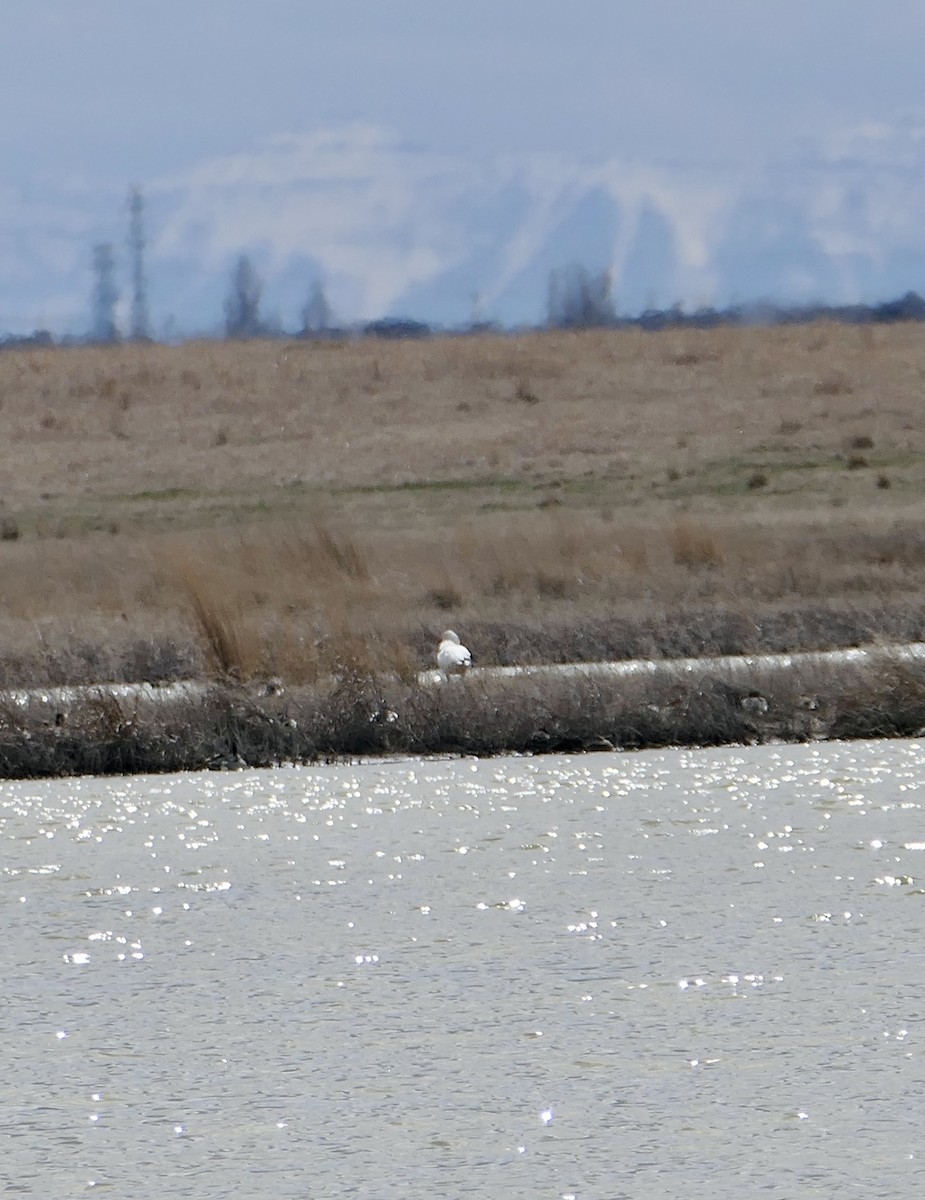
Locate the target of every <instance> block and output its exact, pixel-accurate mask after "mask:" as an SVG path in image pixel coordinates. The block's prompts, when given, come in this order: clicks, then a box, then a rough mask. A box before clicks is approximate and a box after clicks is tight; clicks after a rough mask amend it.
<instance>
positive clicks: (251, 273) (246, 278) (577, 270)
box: [0, 188, 925, 349]
mask: <svg viewBox="0 0 925 1200" xmlns="http://www.w3.org/2000/svg"><path fill="white" fill-rule="evenodd" d="M128 212H129V233H128V238H127V249H128V257H129V267H130V280H131V308H130V328H129V332H128V337H129V338H130V339H131V340H133V341H150V340H151V333H150V322H149V315H148V283H147V275H146V269H145V249H146V239H145V228H144V200H143V197H142V194H141V192H140V190H139V189H138V188H133V189H132V190H131V191H130V193H129V204H128ZM92 268H93V280H94V282H93V291H92V294H91V322H90V331H89V334H88V336H87V337H85V338H74V337H66V338H58V339H56V338H55V337H54V336H53V335H52V334H51V333H50V332H49V331H48V330H36V331H35V332H34V333H32V334H30V335H28V336H19V337H17V336H12V335H11V336H7V337H3V336H0V349H3V348H12V347H30V346H31V347H46V346H54V345H72V344H74V343H75V342H78V341H90V342H94V343H103V344H107V343H113V342H118V341H120V340H121V336H122V335H121V332H120V330H119V327H118V321H117V311H118V306H119V300H120V294H119V288H118V284H117V281H116V254H115V250H114V247H113V244H112V243H111V242H101V243H98V244H97V245H95V246H94V247H93V256H92ZM263 292H264V288H263V281H262V279H261V277H260V275H259V273H258V271H257V269H256V267H255V265H254V263H253V260H252V259H251V257H250V255H249V254H247V253H241V254H239V255H238V256H237V258H236V259H235V261H234V264H233V266H232V268H231V274H230V277H229V282H228V290H227V292H226V295H225V300H224V335H225V337H226V338H229V339H234V340H243V339H247V338H274V337H292V336H297V337H304V338H319V339H320V338H341V337H355V336H366V337H378V338H419V337H426V336H428V335H429V334H430V333H432V332H434V327H433V326H431V325H429V324H427V323H426V322H422V321H417V320H413V319H411V318H409V317H383V318H380V319H379V320H375V321H368V322H365V323H361V324H359V325H344V324H343V323H341V322H339V321H338V320H337V318H336V317H335V315H334V314H333V312H332V309H331V305H330V303H329V302H328V298H327V294H326V292H325V287H324V284H323V283H322V282H321V281H320V280H317V279H316V280H314V281H313V282H311V283H310V285H309V289H308V294H307V296H306V300H305V303H304V305H303V306H302V309H301V312H300V314H299V320H300V323H299V326H298V328H297V329H296V330H295V331H294V332H293V331H287V330H286V329H284V328H283V326H282V324H281V322H280V321H279V319H278V318H275V319H274V318H270V317H267V316H266V315H265V314H264V312H263V311H262V308H261V305H262V300H263ZM822 319H824V320H829V321H835V322H841V323H845V324H856V325H866V324H875V323H889V322H896V321H921V322H925V300H923V299H922V297H921V296H920V295H919V294H918V293H917V292H911V291H910V292H907V293H906V294H905V295H904V296H901V297H899V298H897V299H895V300H889V301H886V302H884V303H881V304H873V305H867V304H847V305H829V304H810V305H776V304H772V303H752V304H740V305H733V306H730V307H727V308H713V307H705V308H700V309H697V310H696V311H687V310H684V309H682V307H681V305H679V304H675V305H672V306H671V307H669V308H663V309H655V308H652V309H647V310H646V311H645V312H642V313H639V314H638V315H636V316H632V317H628V316H619V315H618V313H617V305H616V301H615V299H614V295H613V275H612V273H611V271H610V270H609V269H607V270H602V271H593V270H589V269H588V268H587V267H585V266H583V265H581V264H577V263H572V264H568V265H565V266H562V267H558V268H556V269H554V270H553V271H551V272H550V273H549V277H548V281H547V289H546V318H545V322H544V324H543V327H545V328H547V329H624V328H641V329H650V330H658V329H668V328H675V327H677V328H683V327H693V328H700V329H707V328H712V327H715V326H719V325H745V324H747V325H786V324H805V323H808V322H810V321H816V320H822ZM534 328H535V327H534ZM443 332H447V333H456V334H467V333H484V332H496V333H501V332H503V329H502V327H501V326H499V325H497V324H494V323H492V322H488V321H484V320H482V319H481V318H480V317H478V318H476V317H475V316H474V317H473V320H472V321H471V322H470V323H469V324H467V325H464V326H461V327H458V328H455V329H445V330H443Z"/></svg>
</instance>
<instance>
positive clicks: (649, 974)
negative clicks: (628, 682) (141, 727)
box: [0, 742, 925, 1200]
mask: <svg viewBox="0 0 925 1200" xmlns="http://www.w3.org/2000/svg"><path fill="white" fill-rule="evenodd" d="M923 783H925V748H923V746H922V745H921V744H920V743H917V742H915V743H913V742H876V743H855V744H850V745H838V744H832V743H828V744H824V745H815V746H807V747H755V748H749V749H732V750H728V749H726V750H721V751H720V750H718V751H679V752H669V753H645V754H619V755H613V754H611V755H587V756H582V757H578V758H567V759H566V758H546V759H544V758H540V759H496V760H486V761H476V760H462V761H453V762H427V761H424V762H422V761H415V762H406V763H381V762H380V763H366V764H362V765H354V766H344V767H327V768H301V769H300V768H291V769H280V770H274V771H246V772H241V773H237V774H232V775H224V774H222V775H209V774H202V775H200V774H195V775H192V774H191V775H183V776H165V777H156V778H142V777H133V778H126V779H110V780H104V779H80V780H66V781H60V782H52V783H35V782H19V783H9V784H4V785H2V788H0V880H2V882H3V890H2V893H0V897H2V903H3V905H4V924H3V928H4V964H5V967H6V971H5V1005H4V1012H5V1025H4V1028H5V1041H6V1050H7V1053H6V1068H7V1069H6V1071H5V1073H4V1079H3V1082H2V1084H0V1097H2V1106H3V1125H4V1129H5V1130H6V1131H7V1135H8V1136H7V1142H8V1146H7V1148H6V1150H5V1155H4V1159H5V1161H4V1168H5V1174H6V1176H7V1178H8V1179H9V1180H10V1186H11V1188H12V1189H13V1190H14V1191H18V1192H20V1193H22V1194H34V1195H41V1196H43V1197H48V1198H53V1197H71V1196H74V1195H82V1194H84V1192H87V1191H95V1190H96V1189H98V1188H101V1189H109V1192H110V1194H112V1195H131V1196H132V1197H137V1198H139V1200H145V1198H147V1197H152V1198H153V1197H165V1196H196V1197H197V1198H200V1197H219V1196H222V1197H225V1196H228V1195H247V1196H249V1197H254V1198H257V1200H259V1198H262V1197H267V1198H268V1200H269V1198H270V1197H273V1200H276V1198H278V1197H288V1196H291V1197H296V1196H298V1197H304V1196H306V1195H311V1196H337V1197H340V1196H351V1195H356V1196H371V1197H383V1198H387V1197H393V1196H395V1197H397V1196H409V1195H411V1196H425V1195H426V1196H429V1195H446V1196H476V1197H485V1198H487V1197H496V1196H504V1197H505V1198H516V1197H524V1198H527V1197H529V1198H530V1200H533V1198H535V1197H544V1196H549V1197H562V1196H566V1195H574V1196H576V1197H579V1198H582V1197H600V1198H608V1200H609V1198H612V1197H620V1196H627V1197H633V1198H634V1200H636V1198H639V1197H648V1196H659V1197H660V1198H664V1197H665V1196H666V1195H667V1196H672V1195H680V1194H682V1193H687V1192H688V1191H691V1190H706V1191H707V1192H708V1194H709V1195H711V1196H713V1197H719V1198H723V1197H732V1196H736V1197H739V1196H741V1195H743V1194H753V1193H755V1192H757V1193H760V1194H763V1195H768V1196H780V1197H788V1200H789V1198H790V1197H794V1196H799V1195H810V1194H832V1193H834V1191H835V1190H836V1189H837V1188H840V1187H844V1188H846V1189H847V1190H848V1192H849V1194H857V1195H865V1196H868V1195H884V1196H898V1195H914V1194H917V1191H918V1189H917V1188H915V1187H914V1184H915V1182H916V1181H918V1180H920V1172H919V1166H918V1157H917V1155H918V1143H919V1141H920V1137H919V1122H918V1113H917V1110H916V1106H915V1104H914V1097H915V1096H916V1095H917V1094H918V1093H919V1091H920V1090H921V1089H922V1086H923V1083H925V1068H923V1064H922V1058H921V1046H920V1042H921V1036H922V1033H921V1020H920V1011H919V1010H920V1007H921V1003H922V1002H921V1000H920V997H921V995H922V994H923V985H925V961H923V949H922V936H921V927H922V912H923V910H922V903H923V895H925V893H923V891H922V887H921V880H922V878H923V877H925V871H923V864H925V854H923V852H925V820H923V811H922V796H921V789H922V787H923Z"/></svg>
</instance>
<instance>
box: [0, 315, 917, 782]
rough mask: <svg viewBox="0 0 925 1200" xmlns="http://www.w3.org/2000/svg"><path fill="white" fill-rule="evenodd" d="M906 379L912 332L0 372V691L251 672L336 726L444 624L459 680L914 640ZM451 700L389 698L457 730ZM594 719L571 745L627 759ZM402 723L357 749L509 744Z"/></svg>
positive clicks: (792, 333)
mask: <svg viewBox="0 0 925 1200" xmlns="http://www.w3.org/2000/svg"><path fill="white" fill-rule="evenodd" d="M923 379H925V339H923V338H922V335H921V330H920V328H919V327H918V326H915V325H894V326H879V327H860V328H859V327H852V326H838V325H825V324H817V325H812V326H804V327H787V328H772V329H734V328H729V327H725V328H718V329H714V330H689V329H688V330H666V331H664V332H661V333H644V332H641V331H639V330H621V331H589V332H581V333H579V332H575V333H567V332H557V333H546V334H530V335H524V336H520V337H503V338H502V337H491V336H486V337H471V338H445V339H439V338H435V339H428V340H426V341H414V342H400V341H398V342H356V343H340V342H307V341H306V342H303V341H299V342H266V341H258V342H253V343H249V342H242V343H200V344H186V345H183V346H178V347H165V346H155V345H132V346H121V347H120V346H113V347H107V348H75V349H70V350H22V351H15V352H14V351H8V352H6V353H4V354H2V355H0V420H2V422H3V429H4V433H5V437H4V439H3V440H2V444H0V468H2V478H3V479H4V481H5V487H4V491H3V493H2V495H0V556H2V566H3V570H2V572H0V686H5V687H12V686H48V685H52V684H67V683H98V682H101V681H107V680H112V681H116V680H126V681H137V680H146V679H147V680H152V681H159V680H172V679H178V678H179V679H182V678H186V679H200V680H213V681H216V682H217V683H220V684H222V686H230V687H231V688H232V692H233V690H234V688H235V687H237V686H239V685H240V684H245V683H248V682H250V681H261V680H265V679H269V678H276V679H279V680H281V681H283V683H284V684H285V685H286V688H287V689H288V690H287V696H288V699H287V701H286V703H288V704H291V703H294V701H293V699H292V697H293V695H294V694H295V692H297V691H298V692H299V694H300V695H301V696H302V697H303V701H304V703H306V704H309V705H311V704H314V703H315V702H316V700H309V699H306V697H308V696H309V695H311V696H314V697H316V698H317V697H320V696H323V695H324V696H328V700H327V701H325V703H327V704H329V706H330V707H331V711H334V710H335V709H336V707H337V706H336V704H335V703H334V701H333V700H332V699H331V698H330V697H331V695H332V693H331V687H332V686H333V685H332V684H331V683H330V681H331V680H332V679H336V680H340V681H341V684H342V683H343V681H344V680H349V681H352V682H351V684H350V686H351V688H353V689H354V691H356V689H357V688H359V692H357V694H365V692H364V691H363V689H364V688H366V687H367V686H368V687H371V688H373V689H374V690H376V689H381V688H386V689H388V688H389V687H398V688H408V687H410V686H411V681H412V680H413V679H414V678H415V676H416V673H417V671H418V670H420V669H421V667H423V666H429V665H431V663H432V656H433V650H434V646H435V640H436V637H437V636H438V635H439V633H440V631H441V630H442V629H444V628H447V627H453V628H456V629H457V630H459V632H460V633H462V634H464V640H465V641H466V643H467V644H468V645H469V646H470V647H471V648H472V650H473V652H474V655H475V658H476V663H477V665H480V666H486V665H504V664H507V663H542V662H566V661H595V660H601V659H611V658H624V657H656V658H671V657H675V656H678V655H711V654H717V653H737V652H760V651H765V650H770V651H781V650H788V649H817V648H828V647H835V646H845V645H854V644H858V643H864V642H870V641H877V640H880V641H906V640H916V639H919V638H923V637H925V617H923V614H922V609H921V596H922V590H923V582H925V533H923V532H922V511H923V494H925V421H923V418H922V414H921V399H920V395H921V388H922V382H923ZM326 681H327V682H326ZM358 681H362V687H361V686H360V682H358ZM805 682H806V681H803V683H802V684H801V687H800V690H801V691H805V690H806V687H805ZM339 686H340V685H339ZM473 686H474V684H473ZM867 687H868V684H867V683H865V688H867ZM620 688H621V689H622V691H621V695H624V696H628V697H629V700H628V701H627V702H628V703H631V705H636V704H637V700H639V698H638V697H635V696H631V695H630V692H629V691H628V690H627V689H626V688H625V685H622V684H621V685H620ZM299 689H301V691H299ZM306 689H307V690H306ZM708 690H709V689H708ZM907 692H908V689H907ZM339 694H341V695H346V693H344V692H341V693H339ZM351 694H352V693H351ZM464 694H465V697H466V699H465V703H464V701H463V695H464ZM480 694H481V693H479V692H478V690H477V689H476V690H475V691H473V690H472V688H471V687H470V685H469V684H467V685H466V689H465V692H464V693H463V691H460V690H459V689H457V690H456V691H455V693H454V695H453V697H452V699H449V698H443V699H435V698H434V697H430V698H428V699H427V701H426V703H425V701H423V700H421V701H420V702H418V701H409V700H408V699H407V698H405V699H404V700H403V701H402V703H403V706H404V707H403V709H402V711H403V712H405V713H407V712H409V711H412V709H413V710H414V711H417V709H415V708H414V705H415V704H418V707H420V705H424V706H425V707H426V706H427V705H431V706H433V705H436V706H437V707H438V709H439V706H440V705H456V706H460V705H461V706H462V707H466V706H469V708H468V709H467V711H468V712H469V716H468V717H467V718H466V720H467V721H469V722H470V724H471V725H472V728H477V727H480V725H479V721H476V720H475V717H474V716H473V711H474V710H472V709H471V703H473V701H471V697H473V696H478V695H480ZM904 694H906V693H904ZM229 695H231V693H229ZM550 695H551V696H552V693H550ZM553 699H554V701H555V703H554V706H553V707H555V708H556V711H563V712H564V711H566V710H567V708H568V704H567V703H566V700H565V699H563V698H562V696H561V695H559V694H558V693H557V694H556V696H555V697H553ZM617 699H618V697H615V698H614V700H613V703H616V702H617ZM226 700H227V697H226ZM227 702H228V703H231V701H230V700H228V701H227ZM318 702H319V703H320V701H318ZM640 702H642V701H640ZM223 703H225V701H223ZM480 703H481V701H480ZM485 703H486V704H487V705H488V708H486V709H485V711H486V712H490V711H493V710H492V707H491V704H490V703H489V701H488V700H486V701H485ZM492 703H493V702H492ZM518 703H519V704H520V703H523V704H524V705H525V706H526V708H527V709H529V705H528V704H527V702H526V701H525V700H523V698H521V699H519V700H518ZM530 703H531V704H532V703H533V701H530ZM550 703H552V700H551V701H550ZM610 703H611V702H610V701H607V703H606V704H605V702H604V701H603V700H602V699H601V697H600V696H597V697H596V698H594V699H589V698H588V697H585V699H583V700H582V701H581V705H580V707H581V709H582V711H583V712H586V711H587V708H588V705H589V704H592V706H593V705H597V707H598V708H601V706H602V705H603V706H604V708H605V709H607V704H610ZM621 703H622V701H621ZM653 703H654V702H653ZM409 704H410V705H411V707H410V708H409ZM499 704H500V701H498V703H497V704H495V708H497V707H498V705H499ZM383 705H384V707H386V708H392V709H395V705H394V704H392V703H391V701H388V700H384V701H383ZM348 707H349V706H348ZM502 707H503V706H502ZM358 711H365V710H363V707H362V705H361V706H360V708H359V709H358ZM395 711H398V709H395ZM433 711H434V713H437V709H434V710H433ZM531 711H532V710H531ZM607 711H610V710H609V709H607ZM125 717H126V714H122V716H121V717H120V718H119V720H120V721H121V720H123V718H125ZM43 719H44V718H43ZM448 719H449V718H444V717H440V719H439V720H438V717H437V716H436V715H435V716H434V717H433V720H434V722H435V725H434V728H446V720H448ZM486 719H487V718H486ZM526 719H527V718H525V720H526ZM286 720H293V721H295V722H296V726H297V727H298V728H302V727H304V721H302V719H301V718H297V717H295V716H292V715H291V714H289V715H288V716H287V717H286ZM300 722H301V724H300ZM441 722H442V723H441ZM472 722H474V724H472ZM118 723H119V721H117V724H118ZM527 724H530V725H531V727H532V728H534V729H535V730H541V729H542V728H546V727H547V726H548V725H549V721H548V720H546V719H544V720H543V721H538V719H537V718H536V716H535V714H534V716H533V717H531V718H529V720H527ZM592 724H594V723H593V722H592ZM618 724H619V723H618ZM369 725H370V721H369V720H367V721H366V724H365V725H364V726H363V728H364V730H366V729H367V726H369ZM372 725H375V722H374V721H373V722H372ZM597 725H599V726H600V728H597ZM597 725H595V730H594V732H592V733H587V731H586V730H584V729H583V730H582V731H581V733H580V736H579V734H576V736H575V744H576V745H577V744H580V743H582V742H583V741H587V740H588V739H589V738H590V739H592V740H593V738H594V737H596V736H600V737H602V738H605V739H606V740H608V741H612V740H613V738H614V737H615V738H616V740H617V743H619V744H628V743H627V738H626V737H625V736H623V735H622V734H620V733H619V730H618V729H617V727H616V726H614V725H613V722H612V721H611V722H609V723H608V722H607V721H604V722H603V723H601V722H598V723H597ZM611 726H613V727H611ZM5 727H6V728H8V729H12V728H13V726H12V725H11V724H10V723H9V722H7V724H6V726H5ZM503 727H505V726H504V725H503V722H502V723H499V722H498V721H497V720H496V721H495V724H494V725H493V726H492V728H494V729H501V728H503ZM287 728H288V729H290V730H291V729H292V728H293V727H292V726H291V725H289V726H287ZM402 728H405V727H404V726H403V727H402ZM415 728H417V726H415ZM621 728H622V727H621ZM136 732H137V729H136ZM398 732H399V731H397V730H395V729H394V728H392V729H389V730H388V731H386V732H384V733H382V734H381V735H380V732H379V731H376V730H373V731H372V734H371V735H370V734H369V733H368V731H367V733H364V737H367V739H368V737H369V736H372V740H373V742H375V741H376V738H378V737H380V736H381V737H384V738H385V737H387V739H390V741H389V746H390V747H392V748H394V749H419V748H422V747H425V746H426V747H427V748H431V749H440V748H469V749H476V748H478V745H479V744H481V745H482V748H483V749H501V748H514V749H516V748H538V747H537V746H536V745H534V744H533V743H532V742H531V741H530V737H529V736H527V735H518V734H515V733H514V732H509V733H508V734H506V735H505V737H506V738H507V744H506V745H505V746H503V747H502V746H500V745H498V744H497V741H496V737H495V735H494V734H493V735H492V736H489V735H488V734H487V733H485V734H482V733H480V734H478V736H475V735H473V737H472V738H470V739H467V738H466V737H462V736H461V735H459V736H457V735H456V734H453V735H452V736H450V735H449V734H448V735H447V736H446V737H445V738H444V739H443V740H442V741H441V740H440V738H436V737H435V738H431V739H430V740H428V737H426V736H424V734H423V733H421V732H420V731H419V732H417V733H414V735H413V736H412V734H411V733H408V732H407V730H406V732H405V734H404V735H403V737H404V741H403V742H402V738H399V736H398ZM734 732H735V731H734V730H732V733H731V734H730V736H733V735H734ZM55 736H57V738H58V741H59V742H60V741H61V735H60V734H58V735H55ZM133 736H135V735H134V734H133ZM287 736H289V735H287ZM563 736H564V735H563ZM647 736H648V735H647ZM652 736H654V735H652ZM676 736H677V737H679V738H682V740H683V739H685V738H686V739H687V740H691V739H690V736H689V733H683V732H678V731H676ZM306 738H307V740H306V741H304V742H303V743H299V745H295V744H294V743H292V744H291V745H290V749H291V750H292V751H293V752H294V753H295V752H297V756H301V755H302V754H303V753H308V752H309V750H308V749H307V748H308V747H309V746H312V747H314V750H313V751H310V752H312V753H314V752H318V753H328V752H332V753H333V752H340V751H341V750H343V749H349V748H350V747H349V746H348V745H347V742H342V741H338V739H337V737H334V736H333V735H331V736H330V737H327V738H326V737H321V736H316V735H315V734H312V735H311V736H310V737H308V735H306ZM479 738H483V741H482V742H481V743H480V742H479ZM558 738H559V735H558V734H556V735H555V736H551V741H552V742H553V743H555V742H556V741H557V739H558ZM348 740H349V739H348ZM693 740H711V738H710V735H708V734H706V733H704V734H703V736H702V737H701V738H699V739H698V738H694V739H693ZM360 741H362V739H360ZM540 741H541V742H542V738H541V739H540ZM630 741H632V739H630ZM290 743H291V736H290ZM353 748H354V749H356V750H359V749H362V748H364V747H363V746H361V745H359V744H353ZM370 748H376V747H375V746H373V747H370ZM380 748H384V746H383V747H380ZM274 752H275V751H274ZM215 753H216V754H219V753H220V752H219V751H216V752H215ZM205 757H206V758H208V757H209V755H206V756H205ZM257 757H259V755H258V756H257Z"/></svg>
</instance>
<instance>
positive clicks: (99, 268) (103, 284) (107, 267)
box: [93, 242, 119, 342]
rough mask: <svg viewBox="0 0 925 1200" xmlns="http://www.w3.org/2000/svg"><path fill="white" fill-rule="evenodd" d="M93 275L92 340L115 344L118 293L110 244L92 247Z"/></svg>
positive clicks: (117, 331) (103, 243) (117, 338)
mask: <svg viewBox="0 0 925 1200" xmlns="http://www.w3.org/2000/svg"><path fill="white" fill-rule="evenodd" d="M93 273H94V275H95V276H96V283H95V284H94V287H93V340H94V341H95V342H117V341H118V340H119V330H118V329H117V328H116V304H117V303H118V300H119V293H118V291H117V290H116V267H115V259H114V257H113V253H112V243H111V242H100V243H98V244H97V245H96V246H94V247H93Z"/></svg>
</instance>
